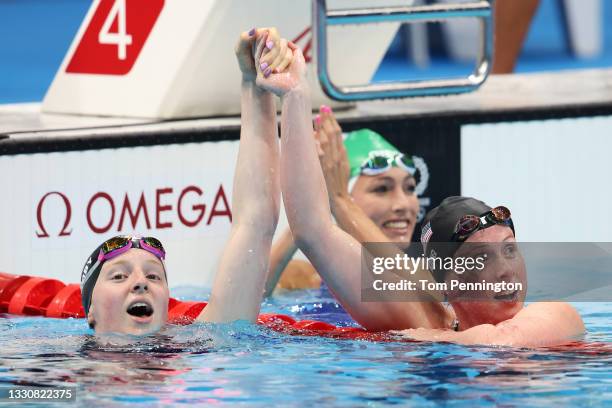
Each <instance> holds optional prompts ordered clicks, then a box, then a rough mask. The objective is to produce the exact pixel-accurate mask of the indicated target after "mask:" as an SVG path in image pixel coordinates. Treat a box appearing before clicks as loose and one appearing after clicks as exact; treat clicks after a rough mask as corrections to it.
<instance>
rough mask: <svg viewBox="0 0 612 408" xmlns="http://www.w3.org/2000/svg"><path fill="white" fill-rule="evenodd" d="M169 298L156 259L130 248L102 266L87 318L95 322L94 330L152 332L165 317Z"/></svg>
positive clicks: (162, 323) (160, 266) (160, 265)
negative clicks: (144, 311)
mask: <svg viewBox="0 0 612 408" xmlns="http://www.w3.org/2000/svg"><path fill="white" fill-rule="evenodd" d="M169 297H170V294H169V290H168V282H167V281H166V276H165V273H164V267H163V265H162V263H161V262H160V261H159V259H157V258H156V257H155V256H154V255H153V254H151V253H149V252H147V251H144V250H141V249H130V250H129V251H127V252H125V253H124V254H121V255H119V256H117V257H116V258H112V259H110V260H108V261H107V262H106V263H105V264H104V265H103V266H102V270H101V271H100V276H99V277H98V281H97V282H96V285H95V287H94V290H93V293H92V297H91V307H90V309H89V314H88V316H87V320H88V322H90V323H91V322H95V330H96V333H109V332H114V333H124V334H134V335H142V334H147V333H151V332H155V331H157V330H159V329H160V328H161V327H162V326H163V325H164V324H165V323H166V320H167V319H168V299H169ZM135 305H140V307H135ZM143 309H145V310H146V313H143V312H142V310H143Z"/></svg>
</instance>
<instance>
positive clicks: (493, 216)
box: [451, 205, 516, 242]
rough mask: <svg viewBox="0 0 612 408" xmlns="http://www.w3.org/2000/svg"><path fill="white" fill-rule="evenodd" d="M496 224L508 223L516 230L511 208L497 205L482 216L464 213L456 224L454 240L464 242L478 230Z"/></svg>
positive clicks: (507, 224)
mask: <svg viewBox="0 0 612 408" xmlns="http://www.w3.org/2000/svg"><path fill="white" fill-rule="evenodd" d="M494 225H506V226H508V227H510V228H511V229H512V234H515V232H514V223H513V222H512V218H511V214H510V210H509V209H508V208H507V207H504V206H503V205H500V206H498V207H495V208H493V209H491V210H490V211H487V212H486V213H484V214H481V215H480V216H477V215H464V216H463V217H461V219H460V220H459V221H458V222H457V225H456V226H455V233H454V234H453V237H452V238H451V240H452V241H454V242H463V241H465V240H466V239H468V238H469V237H470V235H472V234H473V233H475V232H476V231H480V230H483V229H486V228H489V227H492V226H494ZM515 235H516V234H515Z"/></svg>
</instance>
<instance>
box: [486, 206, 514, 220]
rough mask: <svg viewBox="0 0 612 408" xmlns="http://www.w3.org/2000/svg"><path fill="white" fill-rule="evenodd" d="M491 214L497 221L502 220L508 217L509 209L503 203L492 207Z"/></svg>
mask: <svg viewBox="0 0 612 408" xmlns="http://www.w3.org/2000/svg"><path fill="white" fill-rule="evenodd" d="M491 214H492V215H493V217H495V220H496V221H497V222H504V221H506V220H508V219H509V218H510V210H509V209H508V208H506V207H504V206H503V205H500V206H499V207H495V208H493V209H492V210H491Z"/></svg>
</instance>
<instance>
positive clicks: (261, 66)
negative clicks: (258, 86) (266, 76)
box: [259, 62, 269, 71]
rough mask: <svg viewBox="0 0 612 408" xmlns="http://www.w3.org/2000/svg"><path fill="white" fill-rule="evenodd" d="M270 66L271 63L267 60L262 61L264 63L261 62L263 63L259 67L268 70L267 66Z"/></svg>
mask: <svg viewBox="0 0 612 408" xmlns="http://www.w3.org/2000/svg"><path fill="white" fill-rule="evenodd" d="M268 66H269V64H268V63H267V62H262V63H261V65H260V66H259V68H260V69H261V70H262V71H265V70H266V68H268Z"/></svg>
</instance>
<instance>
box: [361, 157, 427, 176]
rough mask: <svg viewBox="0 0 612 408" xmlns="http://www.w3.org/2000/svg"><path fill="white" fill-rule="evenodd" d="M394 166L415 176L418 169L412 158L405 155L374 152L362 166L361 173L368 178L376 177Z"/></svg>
mask: <svg viewBox="0 0 612 408" xmlns="http://www.w3.org/2000/svg"><path fill="white" fill-rule="evenodd" d="M392 166H397V167H399V168H401V169H403V170H406V171H407V172H408V173H410V174H412V175H414V173H415V172H416V167H415V165H414V161H413V160H412V157H409V156H406V155H405V154H403V153H392V154H389V153H379V152H372V153H370V156H369V157H368V160H366V162H365V163H363V164H362V165H361V169H360V173H361V174H363V175H366V176H376V175H379V174H382V173H386V172H387V171H389V170H390V169H391V167H392Z"/></svg>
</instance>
